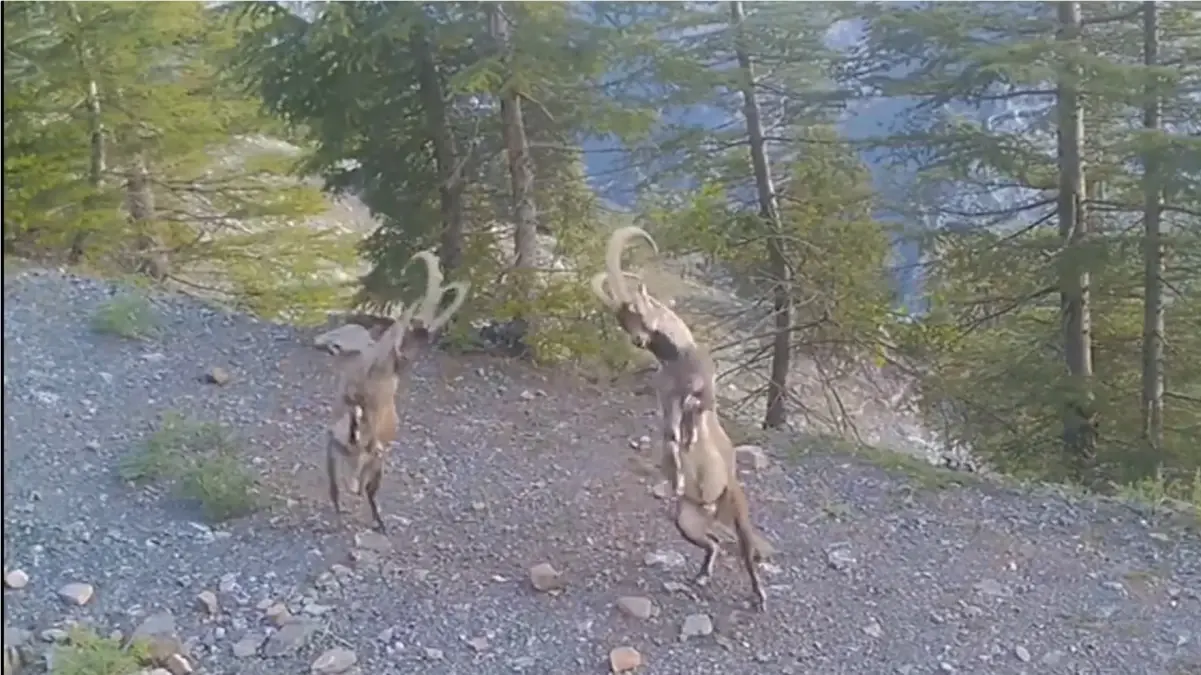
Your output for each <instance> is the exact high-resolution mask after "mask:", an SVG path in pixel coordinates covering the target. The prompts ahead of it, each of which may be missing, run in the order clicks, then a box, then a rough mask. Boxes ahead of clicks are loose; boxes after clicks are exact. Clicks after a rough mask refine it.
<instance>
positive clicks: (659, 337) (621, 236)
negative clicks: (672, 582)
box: [591, 226, 771, 609]
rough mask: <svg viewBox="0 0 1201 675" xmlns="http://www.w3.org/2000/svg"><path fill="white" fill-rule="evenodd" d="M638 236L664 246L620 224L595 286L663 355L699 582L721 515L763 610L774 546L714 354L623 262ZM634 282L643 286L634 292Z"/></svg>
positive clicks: (675, 482)
mask: <svg viewBox="0 0 1201 675" xmlns="http://www.w3.org/2000/svg"><path fill="white" fill-rule="evenodd" d="M636 237H637V238H642V239H644V240H645V241H646V242H647V243H648V244H649V245H650V246H651V248H652V249H653V250H655V251H656V252H658V246H657V245H656V244H655V241H654V239H652V238H651V236H650V235H649V234H648V233H647V232H646V231H645V230H643V229H642V228H639V227H634V226H629V227H622V228H619V229H618V230H617V231H615V232H614V233H613V235H612V236H611V237H610V238H609V245H608V248H607V250H606V254H605V271H604V272H601V273H598V274H597V275H596V276H594V277H593V278H592V283H591V286H592V290H593V292H594V293H595V294H596V296H597V298H599V299H600V301H601V302H602V303H604V304H605V306H606V307H608V308H609V309H610V310H611V311H613V313H614V314H615V315H616V317H617V320H618V323H620V324H621V327H622V329H623V330H624V331H625V332H626V333H627V334H628V335H629V336H630V341H631V342H632V343H633V344H634V345H635V346H636V347H639V348H641V349H646V350H647V351H649V352H650V353H651V354H653V355H654V356H655V358H656V359H658V361H659V372H658V373H657V374H656V375H655V391H656V393H657V394H658V398H659V412H660V421H661V430H662V435H663V449H662V456H661V459H660V466H661V468H662V470H663V473H664V475H665V476H666V477H667V480H668V482H669V483H670V484H671V485H672V487H673V489H674V491H675V494H676V496H677V497H678V499H677V502H676V520H675V523H676V528H677V529H678V530H679V531H680V534H681V535H682V536H683V537H684V538H685V539H686V540H688V541H689V542H690V543H692V544H694V545H696V546H697V547H699V548H701V549H703V550H704V551H705V560H704V563H703V564H702V566H701V571H700V573H699V574H698V575H697V577H696V581H697V582H698V583H700V584H704V583H705V582H707V581H708V579H709V577H710V575H711V574H712V571H713V564H714V562H715V560H716V556H717V552H718V550H719V543H718V541H717V539H716V537H715V535H714V532H713V525H714V521H718V522H721V523H722V524H724V525H726V526H727V527H733V529H734V533H735V535H736V536H737V538H738V544H739V552H740V554H741V556H742V559H743V563H744V565H745V566H746V570H747V574H748V575H749V576H750V579H751V586H752V590H753V591H754V593H755V597H756V601H757V602H758V605H759V607H760V608H761V609H762V608H764V607H765V605H766V597H765V595H764V592H763V587H762V584H761V583H760V581H759V575H758V571H757V569H756V567H755V563H756V561H757V560H758V559H759V558H762V557H764V556H766V555H768V554H769V553H770V551H771V546H770V544H768V543H767V542H766V541H764V540H763V538H762V537H761V536H760V535H759V533H758V532H757V531H756V529H755V527H754V525H753V524H752V523H751V518H750V508H749V505H748V503H747V499H746V494H745V492H744V491H743V488H742V484H741V483H740V482H739V480H738V474H737V471H736V450H735V448H734V444H733V443H732V442H731V441H730V438H729V436H728V435H727V434H726V432H725V429H724V428H723V427H722V424H721V420H720V419H719V418H718V415H717V406H716V399H717V394H716V389H717V384H716V381H715V377H716V373H715V369H714V366H713V361H712V358H711V357H710V355H709V354H708V352H707V350H705V349H704V348H703V347H701V346H700V345H698V344H697V342H696V339H695V338H694V337H693V335H692V331H691V330H689V328H688V325H687V324H686V323H684V320H683V319H681V318H680V317H679V315H677V314H676V313H675V312H674V311H672V310H671V308H670V307H668V306H667V305H666V304H664V303H663V302H661V301H659V300H658V299H656V298H655V297H653V296H652V295H651V294H650V293H649V292H648V291H647V289H646V285H645V284H644V283H643V282H642V280H641V278H640V277H638V275H636V274H633V273H630V272H625V271H623V270H622V269H621V254H622V252H623V251H624V249H625V247H626V244H627V243H628V242H630V241H631V240H632V239H634V238H636ZM627 281H634V282H635V283H636V284H637V286H636V287H635V288H634V289H633V290H632V291H631V289H630V288H629V285H628V284H627ZM685 435H686V437H685Z"/></svg>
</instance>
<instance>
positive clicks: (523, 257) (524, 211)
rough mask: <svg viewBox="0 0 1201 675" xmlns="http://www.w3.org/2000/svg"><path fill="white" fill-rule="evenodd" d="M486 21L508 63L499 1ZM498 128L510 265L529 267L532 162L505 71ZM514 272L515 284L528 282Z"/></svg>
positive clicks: (533, 225)
mask: <svg viewBox="0 0 1201 675" xmlns="http://www.w3.org/2000/svg"><path fill="white" fill-rule="evenodd" d="M489 10H490V11H489V23H490V28H491V32H492V37H493V39H494V40H495V41H496V45H497V48H498V50H499V51H500V53H501V58H502V60H503V61H504V62H505V64H506V65H509V64H510V63H511V59H510V54H511V50H512V45H511V43H510V33H511V30H510V29H511V24H510V19H509V17H508V16H507V15H506V13H505V7H504V6H503V5H502V4H501V3H498V2H496V3H492V4H491V5H490V6H489ZM500 117H501V125H502V126H501V131H502V135H503V138H504V144H505V154H506V156H507V158H508V161H509V183H510V186H511V189H512V198H513V218H514V221H515V222H514V228H513V248H514V252H515V254H516V255H515V260H514V263H513V267H515V268H516V269H518V270H532V269H533V268H534V263H535V259H536V257H537V239H536V236H537V232H538V212H537V210H536V209H535V208H534V164H533V161H532V160H531V158H530V147H529V141H528V140H527V139H526V135H525V122H524V121H523V120H522V115H521V93H520V92H518V91H517V89H516V87H514V85H513V77H512V73H509V76H508V78H507V81H506V82H505V84H504V86H503V88H502V90H501V92H500ZM523 276H525V275H522V274H518V275H517V277H518V279H519V282H518V283H523V282H526V281H528V279H522V277H523Z"/></svg>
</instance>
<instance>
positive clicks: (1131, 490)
mask: <svg viewBox="0 0 1201 675" xmlns="http://www.w3.org/2000/svg"><path fill="white" fill-rule="evenodd" d="M1114 488H1115V489H1116V490H1117V495H1118V497H1119V498H1120V499H1123V500H1125V501H1128V502H1133V503H1135V504H1142V505H1144V506H1146V507H1147V508H1149V509H1150V510H1151V512H1152V513H1156V514H1179V513H1183V514H1188V515H1191V516H1193V518H1194V519H1196V521H1197V524H1198V525H1201V469H1197V470H1196V471H1194V472H1193V476H1192V477H1191V478H1190V479H1188V480H1177V481H1170V480H1168V478H1167V476H1166V475H1164V472H1163V470H1162V469H1160V470H1159V471H1157V472H1156V473H1155V475H1154V476H1151V477H1148V478H1144V479H1143V480H1141V481H1138V482H1135V483H1130V484H1128V485H1115V486H1114Z"/></svg>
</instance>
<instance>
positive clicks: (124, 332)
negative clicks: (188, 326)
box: [92, 292, 159, 340]
mask: <svg viewBox="0 0 1201 675" xmlns="http://www.w3.org/2000/svg"><path fill="white" fill-rule="evenodd" d="M92 330H94V331H96V332H97V333H102V334H104V335H117V336H120V337H123V338H126V339H129V340H145V339H147V338H150V337H154V336H156V335H158V332H159V315H158V312H157V311H156V310H155V309H154V305H152V304H151V303H150V300H149V299H147V298H146V296H144V295H141V294H139V293H134V292H127V293H124V294H122V295H119V296H117V297H115V298H113V299H112V300H109V301H108V302H105V303H104V304H103V305H101V306H100V307H98V308H97V309H96V313H95V314H93V315H92Z"/></svg>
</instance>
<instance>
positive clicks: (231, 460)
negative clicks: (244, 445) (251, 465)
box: [181, 450, 258, 522]
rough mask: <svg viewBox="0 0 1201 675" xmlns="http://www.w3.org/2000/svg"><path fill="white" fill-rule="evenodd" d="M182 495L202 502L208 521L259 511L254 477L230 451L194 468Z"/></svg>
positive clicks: (184, 482) (190, 472)
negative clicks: (257, 509)
mask: <svg viewBox="0 0 1201 675" xmlns="http://www.w3.org/2000/svg"><path fill="white" fill-rule="evenodd" d="M181 493H182V494H183V496H184V497H187V498H188V499H195V500H197V501H198V502H200V505H201V507H202V508H203V509H204V515H205V517H206V518H208V519H209V520H212V521H215V522H220V521H223V520H229V519H231V518H238V517H240V516H244V515H247V514H249V513H252V512H254V510H255V509H256V508H257V507H258V503H257V499H256V494H255V492H254V477H253V476H251V475H250V474H249V473H247V471H246V469H245V467H243V466H242V463H241V461H240V460H239V459H238V458H237V456H236V455H234V453H233V452H230V451H228V450H222V451H220V452H218V453H217V454H216V455H215V456H213V457H204V458H202V459H200V460H199V461H197V462H196V463H195V464H193V465H192V466H191V468H189V469H188V471H187V472H186V473H185V474H184V477H183V482H182V484H181Z"/></svg>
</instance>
